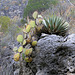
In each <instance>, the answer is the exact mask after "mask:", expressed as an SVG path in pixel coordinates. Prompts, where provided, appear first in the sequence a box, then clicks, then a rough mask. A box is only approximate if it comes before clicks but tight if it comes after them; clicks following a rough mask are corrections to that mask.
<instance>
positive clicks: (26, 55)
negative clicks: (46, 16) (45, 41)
mask: <svg viewBox="0 0 75 75" xmlns="http://www.w3.org/2000/svg"><path fill="white" fill-rule="evenodd" d="M40 16H41V15H40ZM32 17H33V18H34V20H30V19H29V18H28V19H27V20H28V23H27V24H25V25H26V26H24V29H23V35H18V36H17V41H18V42H19V43H20V44H21V46H20V47H19V48H18V47H16V46H15V47H14V48H13V51H14V52H15V54H14V61H25V62H27V63H30V62H32V60H33V57H32V53H33V51H34V47H35V46H36V45H37V41H38V33H39V34H40V31H41V29H42V28H43V25H42V21H43V17H42V16H41V17H39V14H38V12H37V11H35V12H34V13H33V14H32ZM27 44H30V45H31V47H29V48H26V45H27ZM20 58H22V59H20Z"/></svg>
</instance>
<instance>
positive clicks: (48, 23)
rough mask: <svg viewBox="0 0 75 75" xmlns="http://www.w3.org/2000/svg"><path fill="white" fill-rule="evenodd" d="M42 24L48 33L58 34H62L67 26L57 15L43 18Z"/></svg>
mask: <svg viewBox="0 0 75 75" xmlns="http://www.w3.org/2000/svg"><path fill="white" fill-rule="evenodd" d="M43 24H44V26H45V28H46V30H47V32H48V33H50V34H58V35H64V34H65V33H66V31H67V30H68V27H69V24H68V22H66V21H64V20H63V19H62V18H60V17H57V16H53V17H49V19H46V18H45V19H44V20H43Z"/></svg>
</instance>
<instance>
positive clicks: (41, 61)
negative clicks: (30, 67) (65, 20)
mask: <svg viewBox="0 0 75 75" xmlns="http://www.w3.org/2000/svg"><path fill="white" fill-rule="evenodd" d="M35 50H36V57H35V60H34V61H35V64H36V68H37V73H36V75H37V74H38V75H42V74H43V75H67V73H68V72H71V73H73V74H75V34H72V35H69V36H67V37H66V38H64V37H62V36H57V35H47V36H46V37H44V38H42V39H40V40H39V41H38V44H37V46H36V48H35ZM41 73H42V74H41Z"/></svg>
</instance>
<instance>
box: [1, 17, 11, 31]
mask: <svg viewBox="0 0 75 75" xmlns="http://www.w3.org/2000/svg"><path fill="white" fill-rule="evenodd" d="M10 23H11V21H10V18H9V17H7V16H0V25H1V31H2V32H6V31H8V27H9V25H10Z"/></svg>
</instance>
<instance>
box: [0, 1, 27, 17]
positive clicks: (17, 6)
mask: <svg viewBox="0 0 75 75" xmlns="http://www.w3.org/2000/svg"><path fill="white" fill-rule="evenodd" d="M27 4H28V0H0V15H1V16H9V17H10V18H14V17H15V16H18V17H23V10H24V8H25V7H26V5H27Z"/></svg>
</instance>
